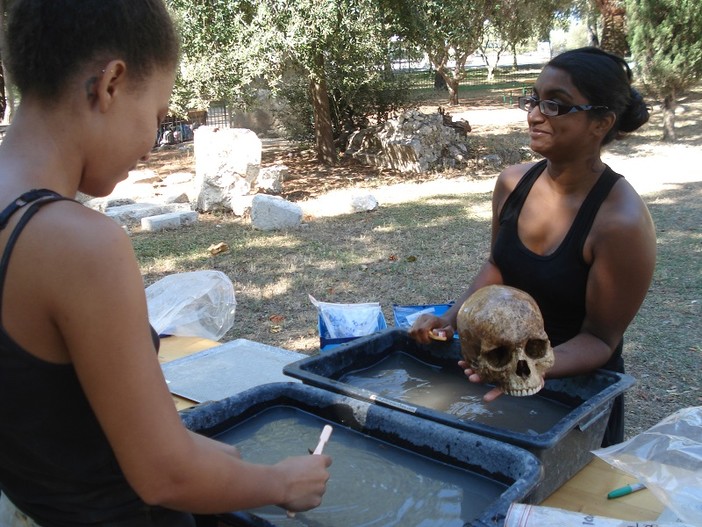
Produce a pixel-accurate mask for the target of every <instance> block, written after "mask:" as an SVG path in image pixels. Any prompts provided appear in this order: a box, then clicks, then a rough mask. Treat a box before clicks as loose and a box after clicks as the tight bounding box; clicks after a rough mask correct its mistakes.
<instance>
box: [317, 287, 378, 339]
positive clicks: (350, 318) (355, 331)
mask: <svg viewBox="0 0 702 527" xmlns="http://www.w3.org/2000/svg"><path fill="white" fill-rule="evenodd" d="M309 297H310V301H311V302H312V303H313V304H314V305H315V307H316V308H317V311H318V312H319V317H320V318H321V319H322V321H323V322H324V325H325V326H326V330H327V332H328V335H326V336H327V337H328V338H331V339H338V338H345V337H363V336H365V335H370V334H372V333H375V332H376V331H378V330H380V329H384V328H386V327H387V324H386V323H385V317H384V316H383V311H382V310H381V308H380V304H379V303H378V302H368V303H363V304H335V303H331V302H320V301H318V300H316V299H315V298H314V297H313V296H312V295H309Z"/></svg>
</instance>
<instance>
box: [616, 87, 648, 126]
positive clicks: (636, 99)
mask: <svg viewBox="0 0 702 527" xmlns="http://www.w3.org/2000/svg"><path fill="white" fill-rule="evenodd" d="M648 117H649V107H648V105H647V104H646V103H645V102H644V100H643V97H642V96H641V94H640V93H639V92H638V91H637V90H636V89H634V88H631V100H630V101H629V105H628V106H627V107H626V108H625V109H624V113H622V116H621V117H620V118H619V130H620V131H622V132H633V131H634V130H636V129H638V128H640V127H641V126H643V125H644V124H645V123H646V122H647V121H648Z"/></svg>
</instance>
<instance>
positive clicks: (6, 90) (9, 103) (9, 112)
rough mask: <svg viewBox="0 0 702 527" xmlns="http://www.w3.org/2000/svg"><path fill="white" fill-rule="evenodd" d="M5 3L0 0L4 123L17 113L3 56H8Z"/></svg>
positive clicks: (0, 75) (1, 91)
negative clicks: (5, 44) (5, 45)
mask: <svg viewBox="0 0 702 527" xmlns="http://www.w3.org/2000/svg"><path fill="white" fill-rule="evenodd" d="M5 3H6V2H5V0H0V68H1V70H0V77H2V78H1V79H0V84H1V86H2V89H1V90H0V97H2V102H0V106H1V110H2V111H0V118H2V121H1V122H2V124H10V121H12V117H13V115H14V113H15V97H14V91H13V89H12V83H11V79H10V77H9V76H8V74H7V69H6V68H5V62H4V61H3V60H2V57H4V56H6V53H5V50H4V49H3V48H4V43H5Z"/></svg>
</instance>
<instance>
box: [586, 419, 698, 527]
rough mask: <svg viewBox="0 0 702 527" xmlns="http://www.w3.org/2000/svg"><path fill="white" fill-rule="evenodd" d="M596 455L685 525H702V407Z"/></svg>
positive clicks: (596, 452)
mask: <svg viewBox="0 0 702 527" xmlns="http://www.w3.org/2000/svg"><path fill="white" fill-rule="evenodd" d="M593 453H594V454H595V455H596V456H598V457H600V458H601V459H602V460H604V461H606V462H607V463H609V464H610V465H612V466H614V467H616V468H618V469H620V470H622V471H624V472H626V473H627V474H630V475H631V476H634V477H635V478H637V479H638V480H639V481H641V482H642V483H644V484H645V485H646V487H647V488H648V489H650V490H651V492H652V493H653V494H654V495H655V496H656V497H657V498H658V499H659V500H661V502H662V503H663V504H665V505H666V506H667V507H668V508H669V509H671V510H672V511H673V512H674V513H675V514H676V515H677V516H678V518H679V519H680V520H682V521H683V522H686V523H690V524H692V525H702V406H694V407H691V408H684V409H682V410H679V411H677V412H675V413H674V414H672V415H670V416H668V417H666V418H665V419H663V420H662V421H661V422H660V423H658V424H656V425H654V426H652V427H651V428H649V429H648V430H647V431H645V432H642V433H641V434H639V435H637V436H635V437H633V438H631V439H629V440H628V441H625V442H623V443H620V444H618V445H614V446H611V447H608V448H603V449H600V450H595V451H594V452H593Z"/></svg>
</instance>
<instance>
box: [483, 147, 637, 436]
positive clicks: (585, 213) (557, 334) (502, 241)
mask: <svg viewBox="0 0 702 527" xmlns="http://www.w3.org/2000/svg"><path fill="white" fill-rule="evenodd" d="M545 168H546V160H543V161H539V162H538V163H536V164H535V165H534V166H533V167H531V168H530V169H529V170H528V171H527V172H526V174H524V176H522V179H521V180H519V182H518V183H517V186H516V187H515V188H514V190H513V191H512V193H511V194H510V195H509V196H508V197H507V199H506V200H505V204H504V206H503V207H502V211H501V212H500V217H499V229H498V232H497V236H496V238H495V243H494V246H493V249H492V258H493V261H494V262H495V264H496V265H497V267H498V268H499V269H500V272H501V274H502V278H503V281H504V283H505V285H511V286H513V287H517V288H519V289H521V290H523V291H526V292H527V293H529V294H530V295H531V296H532V297H534V300H536V303H537V304H538V305H539V308H540V309H541V313H542V314H543V317H544V329H545V330H546V333H547V334H548V336H549V339H550V341H551V344H552V345H553V346H557V345H559V344H562V343H563V342H565V341H567V340H570V339H571V338H573V337H574V336H576V335H577V334H578V333H579V332H580V328H581V326H582V324H583V321H584V319H585V296H586V286H587V278H588V273H589V272H590V266H589V265H588V263H587V262H586V261H585V259H584V258H583V248H584V246H585V240H586V239H587V236H588V234H589V232H590V228H591V227H592V224H593V222H594V221H595V217H596V216H597V212H598V211H599V210H600V206H601V205H602V203H603V202H604V201H605V199H606V198H607V196H608V195H609V192H610V191H611V190H612V187H613V186H614V184H615V183H616V182H617V181H619V179H620V178H621V177H622V176H621V175H619V174H617V173H615V172H614V171H612V169H610V168H609V167H607V168H606V169H605V171H604V172H603V173H602V175H601V176H600V177H599V179H598V180H597V182H596V183H595V185H594V186H593V187H592V189H591V190H590V192H589V194H588V195H587V197H586V198H585V201H583V204H582V205H581V206H580V210H579V211H578V213H577V214H576V216H575V219H574V220H573V224H572V225H571V227H570V229H569V230H568V232H567V233H566V236H565V238H564V239H563V241H562V242H561V244H560V245H559V246H558V248H557V249H556V250H555V251H554V252H553V253H551V254H548V255H543V256H542V255H539V254H536V253H534V252H532V251H530V250H529V249H528V248H527V247H526V246H525V245H524V244H523V243H522V241H521V240H520V239H519V230H518V220H519V214H520V212H521V210H522V207H523V205H524V202H525V201H526V198H527V196H528V195H529V191H530V190H531V188H532V186H533V185H534V182H535V181H536V180H537V179H538V177H539V176H540V175H541V173H542V172H543V171H544V169H545ZM622 349H623V340H622V341H621V342H619V345H618V346H617V347H616V349H615V350H614V353H613V354H612V357H611V358H610V360H609V361H608V362H607V364H605V365H604V366H603V369H606V370H612V371H617V372H622V373H623V372H624V361H623V359H622ZM623 440H624V398H623V396H618V397H617V398H616V400H615V402H614V405H613V408H612V413H611V414H610V418H609V422H608V423H607V429H606V430H605V435H604V438H603V440H602V446H609V445H612V444H615V443H619V442H621V441H623Z"/></svg>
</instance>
